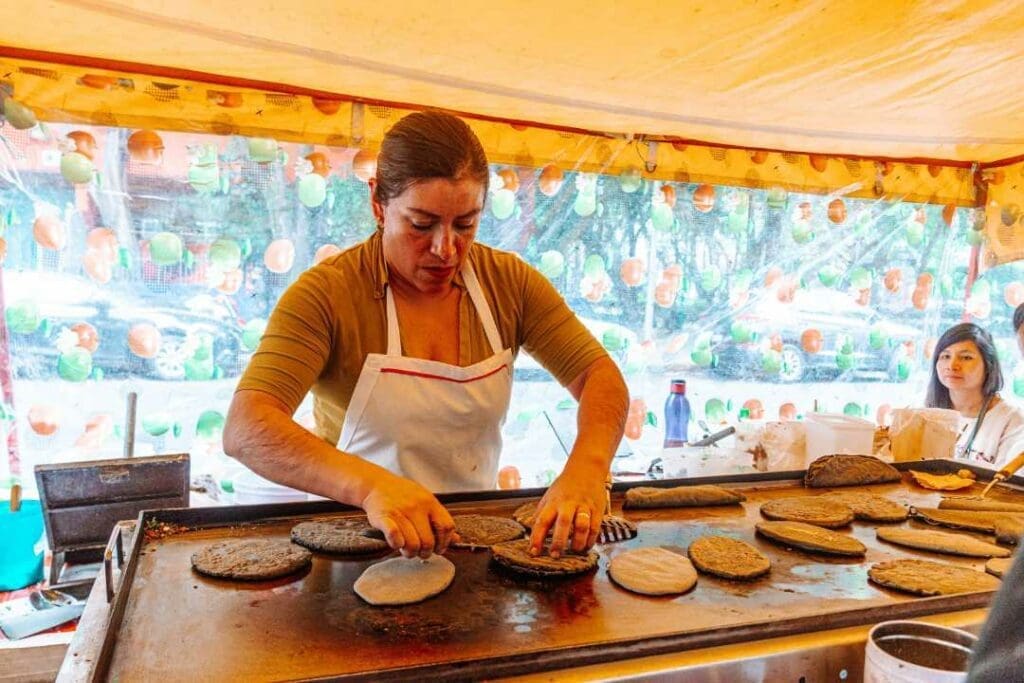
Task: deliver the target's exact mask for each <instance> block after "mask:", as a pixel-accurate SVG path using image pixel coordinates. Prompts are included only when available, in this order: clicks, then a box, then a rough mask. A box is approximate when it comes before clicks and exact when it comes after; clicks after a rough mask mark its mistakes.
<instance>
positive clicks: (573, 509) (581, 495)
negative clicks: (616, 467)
mask: <svg viewBox="0 0 1024 683" xmlns="http://www.w3.org/2000/svg"><path fill="white" fill-rule="evenodd" d="M605 475H606V472H604V471H603V470H601V469H600V468H597V467H586V468H584V467H579V468H572V469H570V468H569V467H568V466H567V467H566V469H565V470H563V471H562V474H561V475H559V477H558V478H557V479H556V480H555V482H554V483H553V484H552V485H551V487H550V488H548V490H547V493H545V494H544V497H543V498H541V500H540V503H538V505H537V515H536V517H535V518H534V522H533V531H532V532H531V534H530V552H531V553H532V554H534V555H537V554H539V553H540V552H542V549H543V546H544V538H545V537H546V536H547V535H548V530H549V529H552V530H553V531H552V538H551V546H550V547H549V549H548V553H549V554H550V555H551V557H559V556H561V554H562V553H563V552H564V551H565V550H566V548H571V549H572V550H573V551H574V552H577V553H580V552H583V551H585V550H588V549H589V548H590V547H591V546H592V545H594V542H595V541H597V534H598V532H599V531H600V530H601V519H602V518H603V517H604V507H605V489H604V482H605Z"/></svg>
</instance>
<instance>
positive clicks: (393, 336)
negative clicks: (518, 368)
mask: <svg viewBox="0 0 1024 683" xmlns="http://www.w3.org/2000/svg"><path fill="white" fill-rule="evenodd" d="M462 279H463V280H465V282H466V291H467V292H468V293H469V299H470V301H472V302H473V305H474V306H475V307H476V314H477V315H479V316H480V322H481V323H483V326H484V333H485V334H486V335H487V341H489V342H490V344H491V351H492V352H493V353H495V354H498V353H501V352H502V351H504V347H503V346H502V345H501V335H500V334H499V333H498V326H497V325H496V324H495V323H494V316H493V315H491V308H490V306H488V305H487V300H486V299H485V298H484V292H483V290H482V289H481V288H480V281H479V280H477V279H476V272H475V271H474V270H473V266H471V265H469V261H468V260H467V261H466V265H464V266H463V267H462ZM384 299H385V302H386V304H385V308H386V309H387V319H388V350H387V355H389V356H401V355H402V335H401V332H399V330H398V310H397V309H396V308H395V297H394V295H392V294H391V288H390V287H387V286H385V287H384Z"/></svg>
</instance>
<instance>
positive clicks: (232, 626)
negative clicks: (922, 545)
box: [93, 461, 1024, 681]
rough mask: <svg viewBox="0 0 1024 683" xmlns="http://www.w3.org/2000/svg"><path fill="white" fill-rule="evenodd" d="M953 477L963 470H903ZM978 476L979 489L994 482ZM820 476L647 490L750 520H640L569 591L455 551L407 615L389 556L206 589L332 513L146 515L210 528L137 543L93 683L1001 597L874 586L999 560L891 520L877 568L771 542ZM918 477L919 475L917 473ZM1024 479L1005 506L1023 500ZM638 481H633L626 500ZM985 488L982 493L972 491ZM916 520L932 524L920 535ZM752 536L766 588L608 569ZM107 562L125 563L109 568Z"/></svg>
mask: <svg viewBox="0 0 1024 683" xmlns="http://www.w3.org/2000/svg"><path fill="white" fill-rule="evenodd" d="M898 467H899V469H901V470H906V469H910V468H914V469H919V470H927V471H932V472H939V473H945V472H949V471H955V470H956V469H960V468H962V467H963V465H962V464H961V463H954V462H949V461H927V462H916V463H904V464H900V465H898ZM970 469H974V471H975V472H977V473H978V475H979V479H983V478H984V477H986V476H989V475H991V472H989V471H987V470H982V469H980V468H977V469H975V468H970ZM803 474H804V473H803V472H802V471H800V472H781V473H765V474H751V475H742V476H731V477H708V478H703V479H689V480H681V481H661V482H641V483H642V484H644V485H658V486H671V485H679V484H698V483H717V484H722V485H726V486H729V487H731V488H735V489H739V490H742V491H743V492H744V493H745V494H746V495H747V502H746V503H745V505H744V506H743V508H742V509H741V508H738V507H723V508H700V509H665V510H644V511H632V510H628V511H626V513H625V516H626V517H628V518H630V519H633V520H635V521H637V522H638V523H639V527H640V534H639V536H638V537H637V538H636V539H634V540H632V541H628V542H626V543H619V544H611V545H604V546H599V547H598V551H599V554H600V555H601V562H600V567H599V569H598V570H597V571H596V572H594V573H591V574H588V575H584V576H581V577H576V578H571V579H560V580H545V581H536V580H523V579H521V578H517V577H513V576H511V575H509V574H507V573H505V572H504V571H502V570H501V569H500V568H497V567H495V566H494V565H493V564H491V563H490V562H489V554H488V553H482V552H470V551H451V552H450V553H449V555H448V557H449V558H450V559H451V560H452V561H453V562H454V563H455V565H456V568H457V573H456V578H455V581H454V583H453V584H452V586H451V587H450V588H449V589H448V590H447V591H445V592H444V593H442V594H441V595H440V596H437V597H435V598H432V599H430V600H427V601H426V602H423V603H420V604H418V605H412V606H407V607H401V608H394V607H390V608H380V607H371V606H369V605H366V604H365V603H363V602H362V601H361V600H360V599H359V598H358V597H357V596H356V595H355V594H354V593H353V591H352V584H353V582H354V581H355V579H356V578H357V577H358V576H359V574H360V573H361V572H362V571H363V570H364V569H365V568H366V567H367V566H368V565H369V564H371V563H372V562H375V561H378V560H379V559H380V557H379V556H378V557H377V558H373V559H360V560H339V559H334V558H332V557H330V556H327V555H317V556H316V557H315V559H314V562H313V566H312V568H311V570H309V571H308V572H307V573H305V574H303V575H300V576H293V577H289V578H285V579H280V580H277V581H271V582H261V583H254V584H242V583H235V582H226V581H219V580H214V579H207V578H204V577H201V576H199V575H197V574H195V573H194V572H193V571H192V570H191V568H190V557H191V554H192V553H193V552H195V551H196V550H197V549H199V548H201V547H202V546H204V545H205V544H208V543H210V542H212V541H215V540H220V539H224V538H229V537H281V538H287V535H288V532H289V529H290V528H291V526H292V525H293V524H295V523H296V521H299V520H301V519H303V518H308V517H310V516H316V515H324V514H326V513H333V514H339V515H344V514H359V513H358V512H357V511H355V510H353V509H352V508H349V507H346V506H341V505H338V504H336V503H332V502H323V503H300V504H285V505H259V506H247V507H234V508H202V509H181V510H162V511H151V512H144V513H142V515H140V519H139V524H140V526H139V528H140V530H145V529H147V528H152V527H153V526H154V525H163V524H169V525H183V526H185V527H189V528H191V529H193V530H191V531H186V532H183V533H177V534H174V535H171V536H167V537H165V538H161V539H155V540H154V539H150V540H147V539H146V537H145V534H144V533H139V534H136V537H135V541H134V542H133V544H132V546H131V548H130V551H129V557H128V559H127V561H126V564H125V566H124V567H123V571H122V579H121V581H120V587H119V588H118V589H117V591H116V595H115V598H114V604H113V608H112V611H111V617H110V621H109V624H108V626H107V629H106V632H105V634H104V642H103V647H102V650H101V653H100V657H99V660H98V662H97V665H96V668H95V669H94V671H93V674H94V675H93V680H107V679H112V680H149V679H151V678H156V677H159V678H160V679H161V680H163V681H176V680H200V679H206V680H246V681H256V680H351V679H365V680H371V679H372V680H414V679H422V678H423V677H424V676H430V677H431V678H435V677H447V678H460V679H478V678H494V677H497V676H508V675H515V674H524V673H533V672H538V671H545V670H550V669H555V668H563V667H568V666H580V665H584V664H594V663H600V662H606V661H612V660H617V659H627V658H632V657H641V656H647V655H655V654H662V653H667V652H675V651H680V650H685V649H692V648H701V647H710V646H716V645H723V644H727V643H735V642H741V641H751V640H760V639H764V638H770V637H777V636H784V635H794V634H798V633H808V632H815V631H821V630H827V629H832V628H839V627H844V626H853V625H862V624H867V623H874V622H878V621H882V620H886V619H896V618H911V617H918V616H922V615H927V614H935V613H940V612H950V611H956V610H965V609H972V608H978V607H984V606H985V605H987V604H988V602H989V601H990V600H991V597H992V593H991V592H983V593H970V594H962V595H955V596H944V597H934V598H915V597H913V596H909V595H905V594H902V593H898V592H894V591H889V590H886V589H883V588H880V587H877V586H875V585H874V584H871V583H869V582H868V580H867V570H868V568H869V567H870V565H871V564H873V563H874V562H878V561H882V560H886V559H893V558H897V557H928V558H931V559H939V560H941V561H946V562H950V563H953V564H959V565H964V566H972V567H974V568H976V569H982V567H983V565H984V561H983V560H978V559H973V558H953V557H945V556H943V557H939V556H936V555H932V554H929V553H921V552H917V551H913V550H910V549H904V548H899V547H896V546H891V545H886V544H884V543H880V542H879V541H877V539H876V538H875V534H874V528H875V526H877V525H875V524H868V523H861V522H855V523H854V524H853V526H852V529H851V532H850V533H852V535H854V536H856V537H857V538H859V539H860V540H861V541H862V542H863V543H864V544H865V545H866V546H867V547H868V553H867V557H866V558H864V559H863V560H859V559H843V558H828V557H825V556H820V555H812V554H809V553H804V552H801V551H791V550H787V549H785V548H782V547H780V546H778V545H775V544H773V543H771V542H768V541H765V540H763V539H761V538H759V537H756V536H755V534H754V529H753V526H754V523H755V522H756V521H758V520H759V519H760V515H759V512H758V507H759V505H760V503H762V502H764V501H765V500H769V499H772V498H777V497H783V496H793V495H815V494H817V493H822V492H824V490H823V489H805V488H804V487H803V486H802V484H801V481H800V479H801V477H802V476H803ZM904 477H905V479H907V480H909V478H908V475H904ZM1022 483H1024V482H1022V481H1021V480H1020V479H1019V478H1015V479H1014V480H1011V482H1010V486H1003V487H998V488H997V489H996V490H995V491H994V492H993V494H992V497H993V498H996V499H1002V500H1008V501H1018V502H1020V501H1024V490H1022V487H1021V484H1022ZM635 485H638V484H623V485H616V487H615V498H614V507H615V508H616V510H618V509H619V505H620V504H621V494H622V492H623V491H624V490H625V489H627V488H630V487H632V486H635ZM860 488H862V489H866V490H870V491H872V492H875V493H879V494H882V495H886V496H888V497H890V498H893V499H895V500H899V501H901V502H903V503H906V504H910V505H919V506H934V505H936V504H937V503H938V500H939V498H940V494H939V493H938V492H933V491H927V490H925V489H922V488H920V487H917V486H915V485H913V484H912V483H907V481H904V482H902V483H896V484H882V485H873V486H869V487H860ZM979 491H980V484H979V485H976V487H975V490H973V491H972V492H973V493H977V492H979ZM540 493H542V491H540V490H527V491H518V492H515V493H511V492H486V493H473V494H449V495H444V496H441V497H440V498H441V500H442V501H443V502H444V503H445V504H446V505H448V506H449V507H450V509H452V511H453V512H455V513H466V512H478V513H490V514H509V513H511V511H512V510H513V509H515V507H516V506H517V505H519V504H521V503H522V502H523V499H524V498H529V497H536V496H538V495H540ZM908 524H910V525H912V526H915V525H917V523H916V522H909V523H908ZM709 532H721V533H726V534H730V535H734V536H736V537H739V538H742V539H744V540H747V541H749V542H751V543H753V544H754V545H756V546H757V547H758V548H760V549H761V550H762V551H763V552H764V553H766V554H767V555H768V556H769V557H770V558H771V559H772V563H773V567H772V572H771V574H770V575H769V576H768V577H766V578H762V579H759V580H757V581H753V582H734V581H727V580H723V579H716V578H713V577H708V576H703V575H702V576H701V577H700V580H699V582H698V584H697V587H696V588H695V589H694V590H692V591H691V592H689V593H687V594H685V595H682V596H675V597H664V598H652V597H644V596H639V595H635V594H632V593H629V592H627V591H625V590H623V589H621V588H619V587H617V586H615V585H614V584H613V583H612V582H611V581H610V580H609V578H608V575H607V571H606V568H607V564H608V560H609V558H611V557H612V556H614V555H615V554H616V553H618V552H622V551H623V550H625V549H628V548H635V547H639V546H652V545H664V546H667V547H670V548H676V549H678V550H680V551H685V549H686V547H687V546H688V545H689V543H690V542H691V541H692V540H693V539H694V538H696V537H697V536H700V535H702V534H705V533H709ZM110 554H111V553H110V551H108V555H110Z"/></svg>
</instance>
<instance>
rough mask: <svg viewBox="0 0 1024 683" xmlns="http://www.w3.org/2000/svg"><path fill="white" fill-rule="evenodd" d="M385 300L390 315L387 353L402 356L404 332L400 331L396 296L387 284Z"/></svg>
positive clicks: (388, 315)
mask: <svg viewBox="0 0 1024 683" xmlns="http://www.w3.org/2000/svg"><path fill="white" fill-rule="evenodd" d="M384 300H385V301H386V304H385V308H386V309H387V317H388V350H387V355H389V356H401V355H402V333H401V332H399V331H398V309H396V308H395V297H394V295H393V294H392V293H391V288H390V287H388V286H387V285H385V286H384Z"/></svg>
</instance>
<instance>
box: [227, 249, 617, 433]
mask: <svg viewBox="0 0 1024 683" xmlns="http://www.w3.org/2000/svg"><path fill="white" fill-rule="evenodd" d="M468 260H469V263H471V264H472V266H473V269H474V271H475V272H476V276H477V279H478V280H479V281H480V287H481V289H483V292H484V298H485V299H486V300H487V303H488V305H489V306H490V308H491V313H492V314H493V316H494V319H495V323H496V324H497V326H498V332H499V334H500V335H501V340H502V344H503V345H504V346H505V347H510V348H511V349H512V353H513V354H517V353H518V352H519V349H520V348H523V349H526V350H527V351H528V352H529V353H530V355H532V356H533V357H534V358H536V359H537V361H538V362H539V363H540V364H541V365H543V366H544V367H545V368H546V369H547V370H548V371H549V372H550V373H551V374H552V375H554V377H555V379H557V380H558V381H559V382H560V383H561V384H562V385H563V386H564V385H567V384H569V383H570V382H572V380H574V379H575V378H576V377H577V376H578V375H579V373H581V372H582V371H583V370H584V369H586V368H587V366H589V365H590V364H591V363H593V362H594V361H595V360H597V359H599V358H601V357H602V356H606V355H607V352H606V351H605V350H604V347H602V346H601V344H600V343H599V342H598V341H597V340H596V339H595V338H594V337H593V335H591V334H590V332H589V331H588V330H587V328H586V327H584V326H583V324H582V323H581V322H580V321H579V319H578V318H577V317H576V316H575V314H574V313H573V312H572V310H571V309H570V308H569V307H568V305H566V303H565V300H564V299H563V298H562V296H561V295H560V294H559V293H558V291H557V290H555V288H554V287H553V286H552V285H551V283H550V282H549V281H548V279H547V278H546V277H544V276H543V275H542V274H541V273H540V272H538V271H537V270H536V269H534V268H533V267H531V266H530V265H529V264H528V263H526V262H525V261H523V260H522V259H521V258H520V257H519V256H517V255H516V254H513V253H511V252H506V251H501V250H498V249H493V248H491V247H487V246H484V245H482V244H479V243H474V244H473V246H472V247H471V248H470V251H469V256H468ZM387 281H388V271H387V266H386V265H385V262H384V253H383V249H382V248H381V239H380V233H379V232H377V233H374V234H373V235H372V236H371V237H370V238H369V239H367V240H366V241H364V242H362V243H360V244H357V245H355V246H353V247H351V248H349V249H347V250H345V251H343V252H341V253H340V254H336V255H335V256H332V257H331V258H328V259H325V260H324V261H322V262H320V263H319V264H317V265H315V266H313V267H312V268H310V269H309V270H307V271H306V272H304V273H303V274H302V275H300V276H299V278H298V280H296V281H295V282H294V283H293V284H292V285H291V286H290V287H289V288H288V289H287V290H286V291H285V293H284V294H283V295H282V296H281V299H280V301H279V302H278V304H277V306H276V307H275V308H274V311H273V313H271V315H270V319H269V321H268V323H267V329H266V332H265V333H264V335H263V339H262V340H261V341H260V345H259V347H258V348H257V349H256V352H255V353H254V354H253V357H252V360H251V361H250V362H249V365H248V367H247V368H246V370H245V373H244V374H243V375H242V378H241V380H240V381H239V383H238V387H237V389H236V391H238V390H242V389H255V390H257V391H263V392H266V393H268V394H271V395H272V396H274V397H276V398H278V399H279V400H281V401H283V402H284V403H285V404H286V405H287V406H288V407H289V409H290V410H291V411H292V412H294V411H295V410H296V409H297V408H298V407H299V404H300V403H302V399H303V398H304V397H305V395H306V392H308V391H312V392H313V399H314V401H313V415H314V417H315V419H316V429H317V433H318V434H319V435H320V437H321V438H323V439H324V440H326V441H328V442H330V443H332V444H337V442H338V437H339V436H340V434H341V423H342V420H343V419H344V415H345V410H346V409H347V408H348V403H349V400H350V399H351V397H352V392H353V390H354V389H355V385H356V381H357V380H358V379H359V372H360V370H362V367H363V363H364V361H365V360H366V356H367V354H370V353H385V352H386V351H387V320H386V313H385V299H384V287H385V285H386V284H387ZM454 283H455V285H456V286H457V287H460V288H462V289H463V290H464V289H465V283H464V282H463V280H462V276H461V274H459V275H456V277H455V280H454ZM460 301H461V303H460V308H459V365H460V366H462V367H465V366H467V365H472V364H473V363H478V362H480V361H482V360H484V359H486V358H488V357H490V356H491V355H492V353H493V352H492V350H491V347H490V344H489V343H488V341H487V335H486V334H485V333H484V329H483V325H482V323H481V322H480V317H479V316H478V315H477V312H476V308H475V307H474V306H473V304H472V301H471V300H470V298H469V296H463V297H461V299H460ZM406 334H409V332H408V331H405V332H403V335H406ZM395 410H396V411H397V412H400V411H401V406H396V407H395Z"/></svg>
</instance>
